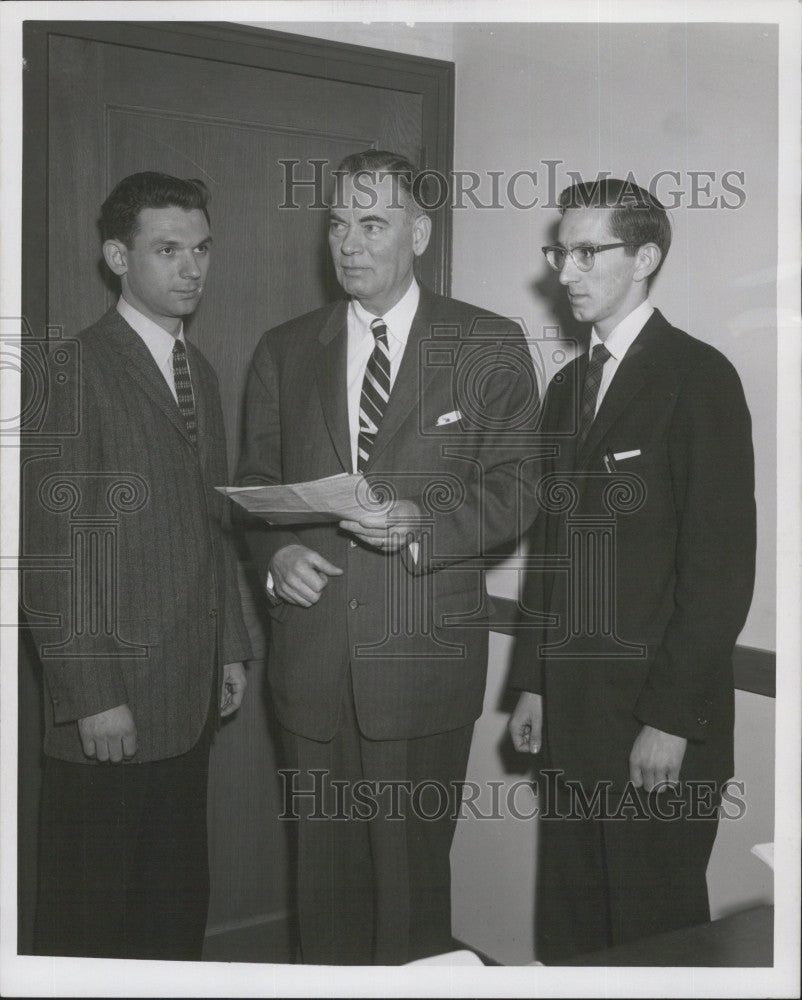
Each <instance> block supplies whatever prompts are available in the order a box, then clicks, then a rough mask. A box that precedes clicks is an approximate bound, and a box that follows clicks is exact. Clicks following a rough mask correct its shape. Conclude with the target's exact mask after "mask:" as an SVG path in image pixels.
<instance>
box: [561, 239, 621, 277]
mask: <svg viewBox="0 0 802 1000" xmlns="http://www.w3.org/2000/svg"><path fill="white" fill-rule="evenodd" d="M633 246H636V244H635V243H604V244H602V245H601V246H595V247H594V246H584V247H574V248H573V250H569V249H568V248H567V247H541V249H542V251H543V253H544V255H545V257H546V260H547V261H548V262H549V267H553V268H554V270H555V271H562V269H563V267H564V266H565V258H566V257H570V258H571V260H572V261H573V262H574V263H575V264H576V266H577V268H578V269H579V270H580V271H590V270H591V269H592V267H593V265H594V263H595V262H596V254H597V253H602V251H604V250H615V249H616V248H617V247H633Z"/></svg>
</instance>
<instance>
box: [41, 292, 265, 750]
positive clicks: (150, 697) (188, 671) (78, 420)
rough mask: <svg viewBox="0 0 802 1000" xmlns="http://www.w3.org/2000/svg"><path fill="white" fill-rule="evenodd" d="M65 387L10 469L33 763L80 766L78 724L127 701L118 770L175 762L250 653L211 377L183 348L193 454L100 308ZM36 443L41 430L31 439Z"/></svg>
mask: <svg viewBox="0 0 802 1000" xmlns="http://www.w3.org/2000/svg"><path fill="white" fill-rule="evenodd" d="M77 342H78V346H79V354H78V356H77V360H76V366H75V369H74V370H73V371H71V372H70V378H72V379H74V382H75V386H76V389H77V391H76V392H67V393H61V394H59V393H54V394H53V400H52V404H51V407H50V412H49V413H48V428H46V430H47V429H49V430H50V431H55V432H58V431H59V429H63V428H67V427H73V428H74V429H75V430H76V431H77V433H72V434H70V435H67V436H62V437H59V438H58V447H56V448H53V447H47V446H45V447H41V446H37V445H36V444H34V446H32V447H31V448H29V449H28V451H27V453H26V459H25V462H24V464H23V482H22V488H23V505H22V511H23V531H22V535H23V538H24V539H25V547H26V555H36V556H38V557H41V558H42V560H43V563H44V564H45V565H46V567H47V568H45V569H44V570H42V571H35V572H34V571H29V572H27V573H25V575H24V576H23V587H22V601H23V608H24V610H25V614H26V617H27V619H28V622H29V623H30V624H31V626H32V631H33V635H34V639H35V641H36V644H37V646H38V648H39V651H40V658H41V662H42V666H43V672H44V684H45V738H44V747H45V753H47V754H49V755H51V756H53V757H57V758H60V759H62V760H70V761H76V762H83V761H86V758H85V756H84V754H83V751H82V747H81V743H80V739H79V735H78V728H77V720H78V719H81V718H84V717H86V716H89V715H93V714H95V713H97V712H100V711H103V710H105V709H108V708H112V707H114V706H116V705H120V704H123V703H125V704H127V705H128V706H129V708H130V709H131V712H132V714H133V717H134V722H135V724H136V727H137V742H138V749H137V752H136V754H135V756H134V757H133V758H132V763H137V762H143V761H150V760H160V759H164V758H168V757H173V756H177V755H179V754H182V753H185V752H186V751H187V750H189V749H191V747H192V746H193V745H194V744H195V743H196V742H197V740H198V738H199V736H200V734H201V731H202V729H203V726H204V723H205V721H206V719H207V713H208V711H209V704H210V698H212V697H215V698H216V697H218V693H219V686H220V683H221V675H220V666H221V665H223V664H225V663H230V662H235V661H240V660H245V659H247V658H249V657H250V655H251V654H250V644H249V640H248V636H247V632H246V630H245V625H244V623H243V620H242V614H241V608H240V599H239V591H238V586H237V574H236V561H235V555H234V550H233V547H232V544H231V542H230V539H229V538H228V537H227V531H226V528H225V524H224V522H225V517H226V514H227V511H226V505H225V501H224V500H223V499H222V497H221V496H220V495H219V494H217V493H215V491H214V487H215V486H219V485H224V484H225V483H226V481H227V478H228V477H227V466H226V455H225V435H224V428H223V419H222V412H221V408H220V397H219V391H218V388H217V378H216V376H215V374H214V372H213V370H212V368H211V366H210V365H209V363H208V362H207V361H206V359H205V358H204V357H203V355H202V354H201V353H200V351H198V350H197V348H195V347H194V346H193V345H192V344H187V350H188V356H189V365H190V371H191V376H192V383H193V391H194V395H195V403H196V410H197V421H198V444H197V447H196V446H194V445H193V444H192V442H191V441H190V439H189V437H188V434H187V429H186V424H185V421H184V418H183V416H182V415H181V413H180V411H179V410H178V407H177V405H176V403H175V400H174V398H173V396H172V394H171V392H170V389H169V388H168V386H167V383H166V382H165V379H164V376H163V375H162V374H161V372H160V371H159V369H158V367H157V366H156V364H155V362H154V361H153V358H152V356H151V354H150V352H149V351H148V349H147V347H146V346H145V344H144V342H143V341H142V339H141V338H140V337H139V336H138V335H137V334H136V332H135V331H134V330H133V329H132V328H131V327H130V326H129V325H128V324H127V323H126V322H125V320H124V319H123V318H122V317H121V316H120V315H119V313H118V312H117V310H116V309H115V308H112V309H110V310H109V311H108V312H107V313H106V314H105V315H104V316H103V317H102V318H101V319H100V320H99V321H98V322H97V323H95V324H94V325H93V326H91V327H89V328H88V329H87V330H84V331H83V332H82V333H81V334H80V335H79V337H78V341H77ZM48 440H50V439H49V438H48V437H47V434H46V433H45V435H43V437H42V441H48Z"/></svg>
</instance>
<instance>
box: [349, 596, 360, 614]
mask: <svg viewBox="0 0 802 1000" xmlns="http://www.w3.org/2000/svg"><path fill="white" fill-rule="evenodd" d="M348 607H349V608H350V609H351V610H352V611H356V609H357V608H358V607H359V601H358V600H357V599H356V598H355V597H352V598H351V600H350V601H349V602H348Z"/></svg>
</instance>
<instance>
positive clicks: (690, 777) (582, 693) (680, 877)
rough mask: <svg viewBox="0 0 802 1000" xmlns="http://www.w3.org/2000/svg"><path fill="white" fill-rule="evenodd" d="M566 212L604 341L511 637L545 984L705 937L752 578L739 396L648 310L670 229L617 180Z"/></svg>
mask: <svg viewBox="0 0 802 1000" xmlns="http://www.w3.org/2000/svg"><path fill="white" fill-rule="evenodd" d="M560 211H561V213H562V219H561V222H560V228H559V242H558V244H557V245H556V246H550V247H544V248H543V249H544V253H545V255H546V258H547V260H548V262H549V264H550V265H551V266H552V267H553V268H554V269H555V270H557V271H559V274H560V283H561V284H562V285H564V286H565V288H566V291H567V293H568V299H569V302H570V305H571V309H572V311H573V314H574V316H575V317H576V318H577V319H578V320H581V321H583V322H587V323H592V324H593V327H592V332H591V339H590V352H589V354H583V355H581V356H580V357H579V358H578V359H576V360H575V361H573V362H572V363H571V364H570V365H568V366H566V367H565V368H564V369H563V370H562V371H561V372H560V373H559V376H558V377H555V378H554V379H553V380H552V382H551V384H550V386H549V389H548V392H547V395H546V399H545V402H544V412H543V422H542V427H541V431H542V435H543V438H542V440H543V444H544V445H548V446H549V449H548V450H549V451H550V453H551V454H552V455H553V456H554V457H553V459H551V460H549V461H547V462H546V463H545V465H544V466H543V467H542V468H541V470H540V471H541V476H540V479H539V500H540V501H541V505H542V507H543V512H542V513H541V514H540V515H539V516H538V519H537V520H536V522H535V528H534V531H533V538H532V556H533V558H534V559H539V560H541V561H542V564H543V565H545V566H546V567H547V568H546V570H544V569H542V568H541V569H538V570H533V572H532V573H531V574H530V575H529V577H528V580H527V583H526V587H525V590H524V605H525V607H526V610H527V611H531V612H534V613H535V614H539V615H541V619H540V621H541V622H542V623H543V624H542V625H536V626H535V627H527V628H525V629H523V630H522V631H521V633H520V636H519V639H518V642H517V646H516V651H515V657H514V662H513V668H512V674H511V682H512V685H513V686H514V687H517V688H519V689H521V691H522V693H521V696H520V701H519V703H518V707H517V708H516V710H515V712H514V714H513V716H512V718H511V720H510V731H511V734H512V739H513V741H514V743H515V746H516V748H517V749H518V750H519V751H521V752H529V753H533V754H539V753H541V752H542V757H541V758H540V760H541V762H542V770H543V772H544V785H543V798H542V805H543V814H542V816H541V824H540V837H541V841H540V844H541V846H540V851H541V858H540V861H541V864H540V871H539V875H538V893H539V894H538V903H537V910H536V919H537V925H538V957H539V958H540V959H541V960H543V961H544V962H546V963H559V962H565V961H570V959H571V956H573V955H575V954H577V953H580V952H588V951H596V950H599V949H602V948H606V947H608V946H611V945H616V944H622V943H624V942H627V941H630V940H633V939H635V938H637V937H640V936H644V935H648V934H654V933H657V932H660V931H666V930H671V929H674V928H677V927H682V926H685V925H690V924H693V923H698V922H703V921H705V920H708V919H709V906H708V898H707V886H706V881H705V870H706V867H707V863H708V859H709V857H710V852H711V850H712V846H713V841H714V838H715V835H716V829H717V822H718V819H717V816H718V811H717V806H718V803H719V802H720V800H721V790H722V785H723V784H724V783H725V782H726V781H727V780H728V779H729V778H730V777H731V776H732V772H733V711H734V709H733V702H734V694H733V675H732V652H733V646H734V644H735V641H736V639H737V637H738V634H739V632H740V630H741V628H742V627H743V624H744V620H745V618H746V614H747V611H748V609H749V603H750V600H751V595H752V586H753V578H754V560H755V507H754V497H753V494H754V472H753V456H752V441H751V432H750V418H749V411H748V410H747V406H746V402H745V400H744V395H743V390H742V389H741V383H740V380H739V378H738V375H737V374H736V372H735V369H734V368H733V366H732V365H731V364H730V363H729V361H727V360H726V358H724V357H723V355H722V354H720V353H719V352H718V351H717V350H715V349H714V348H713V347H711V346H709V345H708V344H706V343H703V342H702V341H700V340H696V339H694V338H693V337H690V336H688V334H686V333H683V332H682V331H681V330H678V329H676V328H675V327H673V326H671V325H670V324H669V323H668V322H667V321H666V320H665V319H664V318H663V316H662V315H661V313H660V312H659V311H658V310H656V309H654V308H653V307H652V305H651V304H650V302H649V299H648V287H649V283H650V281H651V280H652V279H653V277H654V276H655V275H656V273H657V272H658V270H659V268H660V266H661V265H662V263H663V261H664V260H665V257H666V254H667V253H668V248H669V245H670V240H671V231H670V225H669V220H668V217H667V215H666V212H665V210H664V208H663V207H662V206H661V205H660V204H659V202H658V201H657V200H656V199H654V198H653V197H652V196H651V195H650V194H649V193H648V192H646V191H644V190H643V189H641V188H639V187H637V186H636V185H634V184H633V183H631V182H629V181H627V182H624V181H617V180H605V181H600V182H596V183H595V184H577V185H575V186H573V187H571V188H569V189H567V190H566V191H564V192H563V193H562V195H561V197H560ZM560 563H562V565H560ZM549 567H550V568H549ZM555 569H557V570H558V571H557V572H555ZM530 626H531V622H530Z"/></svg>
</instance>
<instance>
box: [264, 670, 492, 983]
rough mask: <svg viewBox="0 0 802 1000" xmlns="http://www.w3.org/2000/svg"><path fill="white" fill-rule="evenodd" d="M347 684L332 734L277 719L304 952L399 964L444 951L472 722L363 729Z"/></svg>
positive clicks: (350, 961)
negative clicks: (397, 731) (401, 734)
mask: <svg viewBox="0 0 802 1000" xmlns="http://www.w3.org/2000/svg"><path fill="white" fill-rule="evenodd" d="M345 688H346V691H345V695H344V698H343V704H342V711H341V716H340V725H339V728H338V731H337V733H336V735H335V736H334V738H333V739H332V740H330V741H329V742H326V743H323V742H317V741H315V740H310V739H305V738H304V737H302V736H297V735H296V734H294V733H291V732H289V731H288V730H286V729H283V730H282V736H283V743H284V748H285V754H286V763H287V771H286V772H285V773H284V779H285V811H284V817H285V818H292V820H293V822H294V825H295V828H296V829H295V832H296V834H297V840H296V843H295V851H296V865H297V880H296V890H297V906H298V920H299V937H300V951H301V958H302V961H304V962H306V963H311V964H316V965H373V964H375V965H400V964H403V963H405V962H409V961H412V960H414V959H416V958H422V957H425V956H426V955H434V954H439V953H441V952H446V951H451V950H452V948H453V943H452V937H451V863H450V857H449V855H450V850H451V843H452V840H453V838H454V831H455V829H456V816H457V810H458V809H459V803H460V801H461V798H462V783H463V782H464V780H465V772H466V769H467V765H468V753H469V750H470V746H471V737H472V735H473V724H472V723H471V724H470V725H467V726H462V727H460V728H459V729H455V730H452V731H451V732H447V733H439V734H436V735H433V736H424V737H419V738H416V739H410V740H368V739H366V738H365V737H364V736H363V735H362V734H361V733H360V731H359V725H358V723H357V719H356V711H355V708H354V701H353V692H352V686H351V679H350V676H349V677H348V680H347V683H346V685H345Z"/></svg>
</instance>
